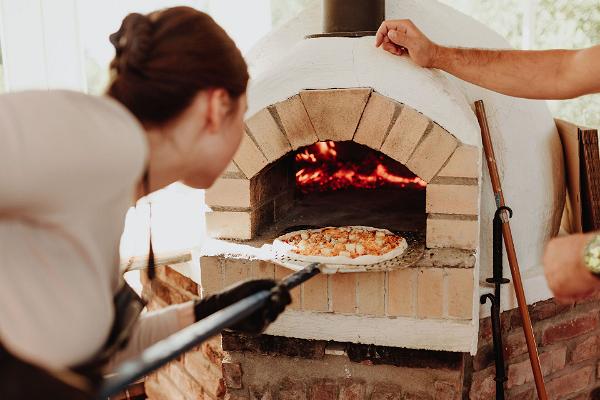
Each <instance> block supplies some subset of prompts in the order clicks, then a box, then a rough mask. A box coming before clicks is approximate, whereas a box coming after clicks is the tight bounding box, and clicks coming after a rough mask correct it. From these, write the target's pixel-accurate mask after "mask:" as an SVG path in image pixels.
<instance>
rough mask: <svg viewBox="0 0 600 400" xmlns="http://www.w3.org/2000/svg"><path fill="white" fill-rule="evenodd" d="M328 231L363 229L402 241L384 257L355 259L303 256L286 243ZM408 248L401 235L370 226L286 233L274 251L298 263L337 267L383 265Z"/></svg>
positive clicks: (276, 243) (375, 256)
mask: <svg viewBox="0 0 600 400" xmlns="http://www.w3.org/2000/svg"><path fill="white" fill-rule="evenodd" d="M326 229H362V230H367V231H375V232H383V233H385V234H386V235H394V236H396V237H399V238H400V241H399V243H398V246H396V247H395V248H394V249H392V250H391V251H389V252H387V253H385V254H382V255H371V254H366V255H362V256H358V257H355V258H352V257H347V256H330V257H328V256H320V255H302V254H298V253H296V252H294V251H292V249H293V248H294V246H293V245H291V244H289V243H286V240H289V239H291V238H292V237H294V236H297V235H301V234H302V233H309V234H310V233H314V232H322V231H324V230H326ZM407 248H408V243H407V242H406V239H405V238H403V237H401V236H399V235H396V234H395V233H393V232H391V231H389V230H387V229H380V228H372V227H369V226H340V227H333V226H328V227H325V228H320V229H306V230H299V231H295V232H290V233H286V234H285V235H282V236H279V237H278V238H277V239H275V240H274V241H273V250H274V251H275V254H276V255H277V256H280V257H288V258H292V259H294V260H297V261H305V262H318V263H322V264H336V265H371V264H377V263H381V262H384V261H387V260H391V259H393V258H396V257H399V256H401V255H402V254H404V252H405V251H406V249H407Z"/></svg>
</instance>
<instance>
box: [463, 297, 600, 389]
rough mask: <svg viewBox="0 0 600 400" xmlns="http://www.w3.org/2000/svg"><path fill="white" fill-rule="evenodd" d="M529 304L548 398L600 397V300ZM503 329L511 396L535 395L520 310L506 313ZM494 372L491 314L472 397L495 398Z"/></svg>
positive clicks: (475, 369)
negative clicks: (573, 303) (575, 302)
mask: <svg viewBox="0 0 600 400" xmlns="http://www.w3.org/2000/svg"><path fill="white" fill-rule="evenodd" d="M529 308H530V315H531V319H532V322H533V325H534V334H535V337H536V340H537V344H538V348H539V353H540V362H541V365H542V372H543V374H544V379H545V382H546V389H547V392H548V395H549V398H550V399H577V400H583V399H600V323H599V321H600V300H598V299H595V300H589V301H585V302H581V303H577V304H575V305H563V304H557V303H556V302H555V301H554V300H552V299H551V300H547V301H543V302H539V303H536V304H534V305H532V306H530V307H529ZM502 332H503V341H504V357H505V361H506V365H507V376H508V381H507V382H506V393H507V396H506V398H507V399H519V400H521V399H523V400H528V399H536V398H537V397H536V392H535V385H534V382H533V375H532V372H531V366H530V365H529V358H528V355H527V346H526V344H525V338H524V336H523V330H522V322H521V317H520V315H519V313H518V310H511V311H508V312H505V313H503V314H502ZM494 372H495V371H494V354H493V349H492V331H491V322H490V319H489V318H486V319H483V320H481V322H480V333H479V349H478V351H477V355H476V356H475V357H474V359H473V364H472V378H471V381H472V384H471V389H470V396H469V398H470V399H472V400H476V399H482V400H483V399H491V398H493V393H494V391H495V382H494V380H493V377H494Z"/></svg>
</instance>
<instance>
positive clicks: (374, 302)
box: [206, 39, 481, 349]
mask: <svg viewBox="0 0 600 400" xmlns="http://www.w3.org/2000/svg"><path fill="white" fill-rule="evenodd" d="M307 40H314V41H317V40H320V39H307ZM480 171H481V150H480V149H479V148H478V147H477V146H473V145H470V144H466V143H463V142H461V140H460V139H458V138H457V137H456V136H455V135H453V134H452V133H450V132H449V131H448V130H446V129H445V128H444V127H442V126H441V125H439V124H438V123H437V122H435V121H434V120H433V119H432V118H430V117H428V116H427V115H425V114H424V113H422V112H419V111H418V110H416V109H415V108H413V107H412V106H410V105H409V104H404V103H401V102H399V101H398V100H396V99H393V98H390V97H388V96H385V95H383V94H381V93H378V92H377V91H376V90H374V89H373V88H371V87H354V88H335V89H304V90H300V91H299V93H298V94H296V95H293V96H291V97H288V98H286V99H283V100H282V101H278V102H274V103H272V104H269V105H268V106H266V107H264V108H262V109H261V110H258V111H257V112H255V113H254V115H252V116H251V117H250V118H248V120H247V121H246V132H245V136H244V139H243V142H242V145H241V147H240V150H239V151H238V153H237V154H236V156H235V157H234V161H233V162H232V164H231V165H230V166H229V168H228V170H227V172H226V173H225V174H224V175H223V177H222V178H220V179H219V181H218V182H217V183H216V184H215V185H214V187H212V188H211V189H210V190H208V191H207V192H206V204H207V205H208V206H209V207H210V209H211V212H209V213H207V215H206V218H207V219H206V223H207V231H208V233H209V234H210V235H211V236H212V237H214V238H217V239H220V240H222V241H223V240H225V241H227V246H224V247H227V249H222V250H221V253H220V254H219V252H217V253H215V254H214V255H213V256H214V257H221V260H220V261H221V263H220V268H221V269H222V271H221V273H222V274H224V275H223V276H224V277H225V278H224V280H227V278H226V276H227V275H228V274H229V273H232V271H234V270H235V271H237V273H238V274H242V275H243V276H252V274H253V272H252V271H253V270H256V269H260V268H263V269H266V270H267V271H268V272H267V273H269V274H270V273H271V272H270V271H271V270H272V271H273V274H275V275H284V274H285V273H287V272H288V271H286V269H285V268H282V267H279V266H275V265H273V264H271V265H269V264H270V263H269V261H268V254H261V250H264V249H265V248H267V247H263V246H265V245H266V246H268V245H269V244H271V243H272V242H273V240H274V239H275V238H277V237H278V236H280V235H282V234H284V233H287V232H291V231H296V230H300V229H310V228H319V227H326V226H348V225H362V226H369V227H375V228H385V229H389V230H391V231H393V232H396V233H398V234H401V235H402V236H403V237H405V238H407V240H409V241H410V243H411V244H412V243H414V245H415V246H417V247H418V248H419V249H420V253H419V257H418V258H420V260H418V261H417V260H414V259H411V260H410V262H407V260H405V259H398V260H397V261H396V262H395V263H394V262H388V263H386V265H385V267H384V268H383V269H381V268H380V269H378V270H377V271H376V272H360V273H342V272H340V273H338V274H335V275H330V276H322V277H319V278H317V279H316V281H313V282H309V283H307V284H306V285H305V286H304V287H303V288H301V289H300V290H298V291H297V292H296V293H295V299H296V302H295V304H294V306H293V308H294V309H295V312H292V313H289V314H288V315H286V316H284V317H282V321H281V322H280V323H278V324H275V325H274V326H273V327H272V328H271V330H272V332H273V333H276V334H281V335H285V334H286V333H287V332H288V330H289V326H286V325H287V324H291V325H297V324H298V323H299V321H301V320H307V321H308V320H312V319H314V321H313V324H312V325H313V326H315V325H316V326H320V325H322V324H323V323H325V324H326V325H328V326H329V328H328V329H325V328H323V330H322V332H321V333H320V334H321V335H323V334H324V335H326V336H325V337H316V335H315V332H304V333H302V332H299V331H298V330H297V329H294V332H293V335H295V336H298V335H303V336H304V337H308V338H319V339H323V338H327V339H334V338H335V339H336V340H340V339H342V340H346V341H355V340H357V339H359V336H358V335H357V333H356V332H353V331H352V330H348V331H347V332H345V333H344V334H343V335H340V334H339V333H336V331H338V330H339V324H343V323H350V322H349V321H351V320H354V319H356V318H362V317H368V318H370V319H371V321H372V322H373V323H374V324H373V325H372V326H371V328H370V329H371V330H372V332H370V333H365V332H360V331H359V332H358V334H360V335H361V337H365V336H366V337H368V336H367V335H371V338H370V339H369V340H372V341H374V342H379V343H381V342H383V343H385V344H399V343H397V342H391V341H390V340H394V339H393V338H389V337H385V336H386V333H385V332H386V330H388V329H392V327H393V326H394V325H398V329H402V327H403V326H404V327H405V329H413V330H414V329H415V328H417V329H418V327H419V326H423V327H425V326H428V325H429V324H430V323H431V322H432V321H434V323H442V324H444V325H446V326H447V327H448V328H451V329H454V330H455V331H456V333H457V334H455V335H453V337H454V341H455V343H453V344H449V343H447V341H446V343H445V344H444V346H448V345H450V346H455V348H456V349H467V348H469V347H470V346H471V344H472V341H473V324H472V322H471V321H472V319H473V315H474V314H475V311H474V309H475V305H476V304H478V303H477V297H476V295H477V293H476V291H475V290H474V288H475V284H474V283H475V279H476V278H475V271H476V259H477V257H476V256H477V248H478V240H479V237H478V236H479V229H478V226H479V217H478V215H479V194H480V184H479V182H480ZM245 251H248V252H247V253H245ZM244 253H245V254H244ZM392 261H394V260H392ZM415 261H417V262H416V263H415ZM232 265H233V267H232ZM231 268H233V269H231ZM206 273H207V274H208V271H206ZM286 319H287V321H286ZM338 319H339V321H337V320H338ZM402 320H404V321H410V323H408V324H406V323H405V322H400V321H402ZM326 321H327V322H326ZM430 331H431V330H430ZM431 332H432V333H434V332H435V331H431ZM288 334H289V333H288ZM426 336H427V335H418V336H415V335H413V337H414V339H413V340H414V342H413V343H403V344H404V345H412V346H416V347H418V346H422V345H424V344H425V342H427V343H428V345H431V343H435V340H432V338H427V337H426Z"/></svg>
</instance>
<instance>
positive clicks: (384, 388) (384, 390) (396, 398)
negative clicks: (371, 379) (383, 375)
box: [371, 384, 413, 400]
mask: <svg viewBox="0 0 600 400" xmlns="http://www.w3.org/2000/svg"><path fill="white" fill-rule="evenodd" d="M405 398H409V399H413V397H406V396H405V394H404V393H403V392H402V388H400V387H399V386H394V385H386V384H382V385H375V390H373V393H372V394H371V400H401V399H405Z"/></svg>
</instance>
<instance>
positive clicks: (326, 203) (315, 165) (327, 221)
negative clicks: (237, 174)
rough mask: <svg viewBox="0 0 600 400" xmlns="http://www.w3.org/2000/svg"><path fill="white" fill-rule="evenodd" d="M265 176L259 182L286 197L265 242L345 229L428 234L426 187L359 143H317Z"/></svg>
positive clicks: (268, 226)
mask: <svg viewBox="0 0 600 400" xmlns="http://www.w3.org/2000/svg"><path fill="white" fill-rule="evenodd" d="M278 171H279V172H278ZM266 174H268V176H269V179H268V180H267V179H261V181H264V184H266V185H269V186H273V185H274V186H276V187H277V189H276V191H277V192H279V193H287V195H284V196H282V198H284V199H286V201H285V202H283V201H282V202H279V204H278V203H277V201H276V202H275V210H274V211H275V217H274V219H273V221H272V223H271V224H266V225H263V228H262V229H261V230H260V232H259V236H262V237H263V238H265V239H267V238H274V237H277V236H279V235H281V234H283V233H287V232H291V231H294V230H298V229H310V228H319V227H324V226H346V225H364V226H371V227H377V228H385V229H389V230H391V231H394V232H414V233H417V234H423V235H424V233H425V228H426V218H427V214H426V212H425V189H426V186H427V184H426V182H425V181H423V180H421V179H420V178H419V177H417V176H416V175H415V174H413V173H412V172H411V171H409V170H408V168H406V167H405V166H404V165H402V164H401V163H399V162H397V161H395V160H393V159H392V158H390V157H388V156H386V155H384V154H383V153H381V152H379V151H376V150H373V149H371V148H369V147H366V146H363V145H361V144H358V143H355V142H350V141H344V142H332V141H327V142H317V143H315V144H313V145H310V146H307V147H303V148H300V149H298V150H297V151H295V152H291V153H289V154H288V155H287V156H285V157H283V158H282V159H281V160H279V161H278V162H277V163H275V164H274V165H272V166H271V167H270V168H269V170H268V171H266ZM265 178H266V175H265ZM282 178H283V180H284V181H285V183H284V182H282V181H281V179H282ZM264 184H261V185H257V186H256V187H257V188H261V187H262V186H263V185H264ZM290 186H291V187H290ZM260 190H262V189H260Z"/></svg>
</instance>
